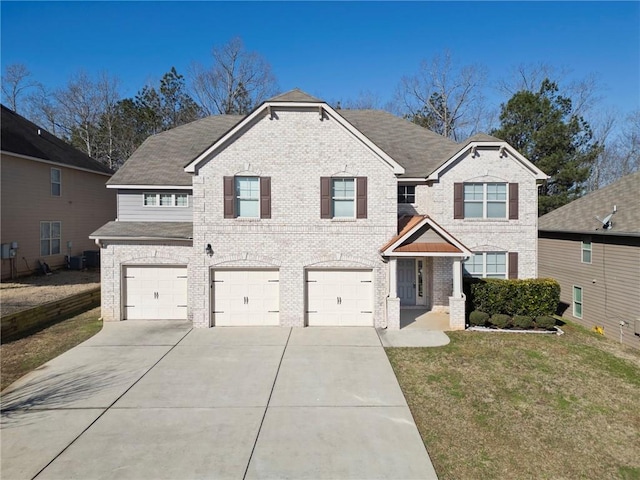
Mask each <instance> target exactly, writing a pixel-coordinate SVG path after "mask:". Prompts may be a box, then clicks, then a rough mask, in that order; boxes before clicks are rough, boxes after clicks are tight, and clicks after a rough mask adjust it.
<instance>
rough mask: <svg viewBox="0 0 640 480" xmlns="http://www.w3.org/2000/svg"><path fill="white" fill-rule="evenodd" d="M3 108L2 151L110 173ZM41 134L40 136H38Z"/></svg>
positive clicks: (59, 140)
mask: <svg viewBox="0 0 640 480" xmlns="http://www.w3.org/2000/svg"><path fill="white" fill-rule="evenodd" d="M1 107H2V120H1V128H0V130H1V131H2V137H1V139H0V143H1V148H2V150H3V151H6V152H11V153H16V154H18V155H25V156H27V157H34V158H39V159H42V160H48V161H50V162H55V163H59V164H61V165H68V166H70V167H76V168H83V169H85V170H91V171H94V172H99V173H107V174H111V173H113V172H112V171H111V170H110V169H109V167H107V166H106V165H104V164H102V163H100V162H98V161H97V160H94V159H93V158H91V157H89V156H88V155H86V154H85V153H83V152H81V151H80V150H78V149H77V148H75V147H72V146H71V145H69V144H68V143H67V142H65V141H64V140H61V139H59V138H58V137H56V136H55V135H52V134H51V133H49V132H47V131H46V130H45V129H44V128H41V127H38V125H36V124H35V123H33V122H30V121H29V120H27V119H26V118H24V117H23V116H21V115H19V114H17V113H16V112H14V111H13V110H11V109H10V108H7V107H5V106H4V105H2V106H1ZM38 131H40V134H38Z"/></svg>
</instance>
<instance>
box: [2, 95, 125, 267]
mask: <svg viewBox="0 0 640 480" xmlns="http://www.w3.org/2000/svg"><path fill="white" fill-rule="evenodd" d="M1 129H2V139H1V153H0V155H1V160H0V161H1V173H2V179H1V187H0V188H1V189H2V192H1V202H2V213H1V214H2V219H1V223H2V225H1V226H2V231H1V236H2V239H1V243H2V278H3V279H7V278H11V277H15V276H18V275H25V274H29V273H32V272H34V271H36V270H37V269H38V261H40V262H45V263H47V264H48V265H49V266H50V268H57V267H62V266H65V265H66V260H65V256H67V255H71V256H78V255H82V253H83V252H84V251H85V250H98V247H97V246H96V244H95V242H94V241H93V240H91V239H89V234H90V233H91V232H93V231H94V230H95V229H96V228H98V227H99V226H100V225H103V224H104V223H105V222H107V221H109V220H112V219H114V218H115V217H116V205H115V202H116V195H115V193H114V192H113V191H111V190H107V189H106V188H105V182H106V181H107V180H108V179H109V178H110V177H111V175H112V172H111V171H110V170H109V169H108V168H107V167H106V166H104V165H102V164H101V163H99V162H97V161H96V160H94V159H92V158H90V157H88V156H87V155H85V154H84V153H82V152H80V151H79V150H77V149H75V148H73V147H72V146H70V145H69V144H67V143H66V142H64V141H62V140H60V139H59V138H57V137H55V136H54V135H51V134H50V133H48V132H47V131H45V130H44V129H42V128H40V127H38V126H37V125H35V124H34V123H32V122H30V121H29V120H27V119H26V118H24V117H21V116H20V115H18V114H17V113H15V112H14V111H13V110H10V109H9V108H6V107H5V106H4V105H3V106H2V125H1Z"/></svg>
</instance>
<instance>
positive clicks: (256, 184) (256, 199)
mask: <svg viewBox="0 0 640 480" xmlns="http://www.w3.org/2000/svg"><path fill="white" fill-rule="evenodd" d="M235 182H236V212H237V216H238V217H241V218H242V217H245V218H259V217H260V178H259V177H235Z"/></svg>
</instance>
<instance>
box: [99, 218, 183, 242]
mask: <svg viewBox="0 0 640 480" xmlns="http://www.w3.org/2000/svg"><path fill="white" fill-rule="evenodd" d="M128 237H131V238H136V239H139V238H141V237H143V238H150V239H153V238H163V239H167V238H175V239H176V240H185V239H191V238H193V223H192V222H117V221H114V222H109V223H107V224H105V225H103V226H102V227H100V228H99V229H98V230H96V231H95V232H93V233H92V234H91V235H89V238H128Z"/></svg>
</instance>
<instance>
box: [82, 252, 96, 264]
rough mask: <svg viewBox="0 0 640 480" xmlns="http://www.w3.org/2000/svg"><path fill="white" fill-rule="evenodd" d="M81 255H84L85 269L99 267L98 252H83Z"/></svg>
mask: <svg viewBox="0 0 640 480" xmlns="http://www.w3.org/2000/svg"><path fill="white" fill-rule="evenodd" d="M82 255H84V258H85V265H86V266H87V268H99V267H100V250H85V251H84V252H82Z"/></svg>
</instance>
